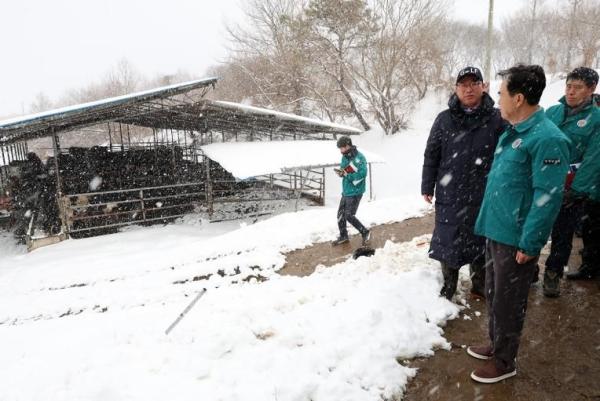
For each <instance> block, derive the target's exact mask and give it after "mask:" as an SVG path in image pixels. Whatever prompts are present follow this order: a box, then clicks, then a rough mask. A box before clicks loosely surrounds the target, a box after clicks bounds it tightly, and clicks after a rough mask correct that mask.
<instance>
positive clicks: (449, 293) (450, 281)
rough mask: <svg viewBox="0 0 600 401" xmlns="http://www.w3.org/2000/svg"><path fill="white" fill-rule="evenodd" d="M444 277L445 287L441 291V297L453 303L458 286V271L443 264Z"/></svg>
mask: <svg viewBox="0 0 600 401" xmlns="http://www.w3.org/2000/svg"><path fill="white" fill-rule="evenodd" d="M442 275H443V276H444V286H443V287H442V290H441V291H440V296H442V297H444V298H446V299H447V300H449V301H451V300H452V297H453V296H454V293H455V292H456V287H457V286H458V269H456V268H452V267H450V266H448V265H447V264H446V263H442Z"/></svg>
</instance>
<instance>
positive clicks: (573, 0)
mask: <svg viewBox="0 0 600 401" xmlns="http://www.w3.org/2000/svg"><path fill="white" fill-rule="evenodd" d="M570 2H571V4H573V10H572V12H571V18H570V19H571V21H569V39H568V48H567V62H566V65H565V70H566V71H568V70H570V69H571V52H572V50H571V49H573V40H574V39H575V38H574V36H575V18H576V15H577V6H578V5H579V2H580V0H570Z"/></svg>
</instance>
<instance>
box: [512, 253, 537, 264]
mask: <svg viewBox="0 0 600 401" xmlns="http://www.w3.org/2000/svg"><path fill="white" fill-rule="evenodd" d="M533 258H535V256H529V255H526V254H524V253H523V252H521V251H517V256H515V260H516V261H517V263H518V264H520V265H524V264H525V263H527V262H529V261H530V260H532V259H533Z"/></svg>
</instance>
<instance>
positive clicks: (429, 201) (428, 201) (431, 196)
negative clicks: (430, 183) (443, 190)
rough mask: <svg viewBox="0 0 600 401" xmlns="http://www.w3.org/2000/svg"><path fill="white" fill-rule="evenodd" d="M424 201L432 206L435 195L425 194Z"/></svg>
mask: <svg viewBox="0 0 600 401" xmlns="http://www.w3.org/2000/svg"><path fill="white" fill-rule="evenodd" d="M423 199H425V202H427V203H429V204H431V201H432V199H433V195H425V194H423Z"/></svg>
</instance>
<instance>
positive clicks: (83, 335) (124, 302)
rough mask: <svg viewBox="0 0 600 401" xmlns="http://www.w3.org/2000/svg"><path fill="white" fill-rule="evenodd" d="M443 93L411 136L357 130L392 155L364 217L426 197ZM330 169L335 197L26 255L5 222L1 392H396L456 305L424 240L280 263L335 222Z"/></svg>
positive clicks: (416, 204) (329, 234)
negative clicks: (430, 144)
mask: <svg viewBox="0 0 600 401" xmlns="http://www.w3.org/2000/svg"><path fill="white" fill-rule="evenodd" d="M562 88H564V81H562V82H561V81H557V82H556V83H553V84H551V85H550V86H549V90H548V96H549V97H552V98H553V99H548V100H547V102H549V104H553V103H554V102H555V101H556V100H557V99H558V98H559V97H560V95H561V93H562ZM559 89H560V90H559ZM544 99H546V97H545V98H544ZM446 101H447V97H446V96H436V95H431V96H429V97H427V98H426V99H425V100H424V101H422V102H421V104H420V105H419V108H418V109H417V111H416V112H415V114H414V116H413V119H412V121H411V123H410V128H409V130H408V131H406V132H403V133H402V134H400V135H396V136H392V137H384V135H383V134H382V133H381V131H378V130H373V131H372V132H368V133H366V134H363V135H361V137H359V138H356V140H355V142H356V144H357V145H358V147H359V149H360V148H361V146H364V147H365V148H367V149H369V150H372V151H373V152H376V153H378V154H380V155H382V156H383V157H384V158H385V159H386V164H383V165H376V166H374V169H373V188H372V194H373V198H374V199H375V200H373V201H368V198H369V193H367V195H366V197H365V198H366V199H365V201H364V202H363V203H362V204H361V206H360V209H359V212H358V216H359V218H360V219H361V220H362V221H363V222H364V223H365V224H367V225H369V226H371V225H374V224H382V223H386V222H392V221H400V220H403V219H406V218H408V217H414V216H419V215H422V214H423V213H424V212H426V211H427V210H428V208H427V207H426V206H425V205H424V203H423V201H422V200H421V198H420V194H419V193H420V191H419V186H420V173H421V165H422V155H423V149H424V146H425V141H426V139H427V135H428V133H429V128H430V126H431V123H432V121H433V119H434V118H435V115H436V114H437V113H438V112H439V111H440V110H442V109H444V108H445V107H446ZM545 105H546V104H545ZM333 151H336V150H335V149H333ZM327 182H328V190H327V202H326V206H325V207H315V208H308V209H307V210H304V211H302V212H298V213H284V214H281V215H278V216H274V217H271V218H269V219H265V220H261V221H259V222H257V223H256V224H247V223H245V222H240V221H237V222H223V223H217V224H207V223H205V222H202V221H199V220H197V218H196V217H194V216H189V217H188V218H186V219H184V220H182V221H180V222H178V223H177V224H171V225H167V226H154V227H146V228H140V227H133V228H129V229H127V230H124V231H123V232H120V233H118V234H113V235H106V236H103V237H96V238H88V239H80V240H69V241H65V242H62V243H59V244H57V245H53V246H50V247H46V248H41V249H38V250H35V251H33V252H31V253H26V252H25V249H24V247H22V246H19V245H16V244H15V243H14V242H13V241H12V239H11V238H10V237H9V236H7V235H4V234H0V355H1V356H2V363H1V364H0V400H2V401H4V400H11V401H16V400H28V401H29V400H44V401H46V400H103V401H104V400H144V401H149V400H164V399H175V400H187V399H189V400H192V399H193V400H198V399H201V400H260V401H263V400H280V401H283V400H286V401H287V400H290V401H291V400H294V401H295V400H315V401H317V400H319V401H322V400H336V401H337V400H361V401H362V400H365V401H368V400H381V399H382V398H383V399H385V398H390V397H391V396H392V395H396V396H398V395H400V394H401V393H402V391H403V389H404V386H405V384H406V382H407V380H408V379H409V378H410V377H411V376H413V375H414V374H415V373H416V372H415V371H414V370H413V369H410V368H407V367H406V366H405V364H404V360H406V359H409V358H412V357H415V356H421V355H431V354H432V353H433V351H434V350H435V349H437V348H447V347H448V343H447V342H446V340H445V339H444V337H443V331H442V329H441V327H443V325H444V324H445V322H446V321H447V320H448V319H452V318H455V317H456V316H457V315H458V313H459V307H458V306H457V305H455V304H453V303H450V302H448V301H446V300H444V299H442V298H440V297H439V296H438V293H439V290H440V287H441V274H440V271H439V267H438V265H437V263H435V262H433V261H431V260H430V259H429V258H428V257H427V249H428V245H427V239H428V238H427V237H422V238H416V239H415V240H413V241H412V242H409V243H403V244H394V243H392V242H388V243H386V245H385V247H384V248H382V249H378V250H377V252H376V254H375V255H374V256H373V257H371V258H360V259H358V260H351V259H349V260H347V261H344V262H342V263H340V264H338V265H336V266H333V267H330V268H322V267H321V268H317V271H316V272H315V273H314V274H313V275H311V276H309V277H304V278H296V277H288V276H280V275H278V274H277V273H276V271H277V270H278V269H280V268H281V267H282V266H283V265H284V263H285V260H284V256H283V254H284V253H285V252H287V251H290V250H293V249H299V248H303V247H305V246H307V245H310V244H312V243H316V242H322V241H328V240H331V239H333V238H335V236H336V235H337V227H336V221H335V213H336V206H337V202H338V201H339V196H340V194H339V178H338V177H337V176H335V175H334V174H333V172H328V174H327ZM202 288H206V289H208V291H207V293H206V294H205V295H204V296H203V297H202V298H201V299H200V301H199V302H198V304H197V305H196V306H195V308H194V309H192V310H191V311H190V312H189V314H188V315H187V316H186V317H185V318H184V319H183V320H182V321H181V323H180V324H179V325H178V326H177V327H176V328H175V329H174V330H173V331H172V332H171V333H170V334H169V335H166V334H165V329H166V328H167V327H168V326H169V324H170V323H171V322H172V321H173V320H174V319H175V318H176V317H177V316H178V315H179V313H180V312H181V311H182V310H183V309H184V308H185V307H186V305H188V303H189V302H190V301H191V300H192V299H193V298H194V296H195V295H196V294H197V293H198V292H199V291H200V290H201V289H202Z"/></svg>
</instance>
